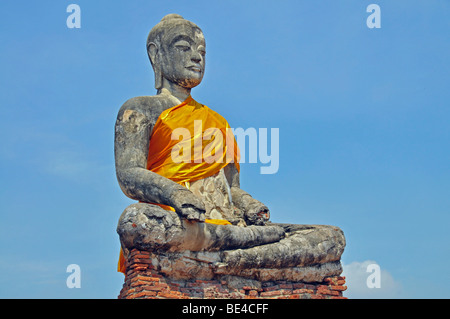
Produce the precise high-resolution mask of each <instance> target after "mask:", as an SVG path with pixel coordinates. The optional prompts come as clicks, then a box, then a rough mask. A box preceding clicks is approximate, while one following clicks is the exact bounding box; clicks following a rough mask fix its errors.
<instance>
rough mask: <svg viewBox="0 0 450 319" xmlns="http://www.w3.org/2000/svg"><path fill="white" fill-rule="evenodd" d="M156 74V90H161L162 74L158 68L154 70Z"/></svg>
mask: <svg viewBox="0 0 450 319" xmlns="http://www.w3.org/2000/svg"><path fill="white" fill-rule="evenodd" d="M153 71H154V72H155V89H157V90H159V89H161V87H162V73H161V70H160V69H159V68H158V67H155V68H153Z"/></svg>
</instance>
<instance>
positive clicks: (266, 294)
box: [260, 290, 281, 297]
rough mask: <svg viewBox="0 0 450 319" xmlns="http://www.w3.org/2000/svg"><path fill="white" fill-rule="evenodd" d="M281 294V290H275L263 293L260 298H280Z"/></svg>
mask: <svg viewBox="0 0 450 319" xmlns="http://www.w3.org/2000/svg"><path fill="white" fill-rule="evenodd" d="M280 295H281V293H280V291H279V290H273V291H263V292H262V293H261V294H260V296H261V297H274V296H280Z"/></svg>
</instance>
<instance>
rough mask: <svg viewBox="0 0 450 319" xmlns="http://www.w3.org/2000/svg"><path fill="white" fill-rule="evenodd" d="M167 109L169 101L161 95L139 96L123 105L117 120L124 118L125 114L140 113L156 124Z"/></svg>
mask: <svg viewBox="0 0 450 319" xmlns="http://www.w3.org/2000/svg"><path fill="white" fill-rule="evenodd" d="M166 108H167V101H166V99H165V98H164V97H163V96H161V95H153V96H137V97H133V98H131V99H129V100H127V101H126V102H125V103H123V105H122V107H121V108H120V110H119V113H118V115H117V119H118V120H120V119H122V118H123V116H124V114H130V113H138V114H139V116H144V117H145V118H147V119H148V120H149V121H150V122H151V123H155V122H156V120H157V119H158V117H159V115H160V114H161V113H162V112H163V111H164V110H165V109H166Z"/></svg>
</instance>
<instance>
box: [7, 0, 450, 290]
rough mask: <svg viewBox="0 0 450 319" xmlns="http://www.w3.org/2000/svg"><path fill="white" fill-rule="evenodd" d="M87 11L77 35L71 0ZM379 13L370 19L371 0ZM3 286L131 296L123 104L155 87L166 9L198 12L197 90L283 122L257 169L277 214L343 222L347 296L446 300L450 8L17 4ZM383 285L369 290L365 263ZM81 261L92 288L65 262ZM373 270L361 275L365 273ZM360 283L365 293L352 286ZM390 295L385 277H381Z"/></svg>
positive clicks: (10, 53) (227, 113)
mask: <svg viewBox="0 0 450 319" xmlns="http://www.w3.org/2000/svg"><path fill="white" fill-rule="evenodd" d="M71 3H76V4H78V5H79V6H80V7H81V28H80V29H68V28H67V26H66V18H67V16H68V15H69V13H67V12H66V7H67V6H68V5H69V4H71ZM371 3H376V4H379V5H380V7H381V28H380V29H369V28H368V27H367V25H366V18H367V17H368V16H369V13H367V12H366V7H367V6H368V5H369V4H371ZM0 11H1V12H3V14H2V19H1V20H0V26H1V29H0V30H1V31H0V35H1V37H0V47H1V49H0V58H1V72H0V101H1V122H2V125H0V134H1V140H2V143H1V144H2V146H1V149H0V167H1V171H0V178H1V182H2V186H1V192H0V254H1V255H0V297H1V298H116V297H117V295H118V293H119V291H120V289H121V286H122V283H123V275H122V274H121V273H117V272H116V264H117V258H118V253H119V238H118V236H117V234H116V231H115V229H116V224H117V221H118V218H119V216H120V214H121V212H122V211H123V209H124V208H125V207H126V206H128V205H129V204H131V203H133V201H132V200H130V199H128V198H126V197H125V195H123V193H122V192H121V190H120V189H119V186H118V184H117V181H116V178H115V170H114V156H113V147H114V145H113V134H114V123H115V118H116V115H117V111H118V110H119V108H120V106H121V105H122V103H124V102H125V101H126V100H127V99H129V98H131V97H134V96H140V95H153V94H155V90H154V88H153V83H154V82H153V72H152V70H151V67H150V63H149V62H148V58H147V55H146V51H145V41H146V37H147V34H148V32H149V30H150V29H151V28H152V26H154V25H155V24H156V23H157V22H159V21H160V19H161V18H162V17H163V16H164V15H166V14H168V13H178V14H181V15H182V16H184V17H185V18H186V19H189V20H191V21H193V22H195V23H197V24H198V25H199V26H200V27H201V28H202V29H203V31H204V34H205V37H206V43H207V62H206V75H205V77H204V80H203V83H202V84H201V85H200V86H199V87H198V88H196V89H194V90H193V92H192V95H193V97H194V98H195V99H196V100H197V101H199V102H201V103H203V104H206V105H208V106H209V107H211V108H212V109H214V110H216V111H217V112H219V113H220V114H222V115H223V116H224V117H225V118H227V119H228V121H229V123H230V125H231V126H232V127H242V128H249V127H254V128H279V130H280V157H279V171H278V173H276V174H273V175H261V174H260V173H259V168H260V166H261V163H256V164H243V165H242V173H241V182H242V185H241V186H242V188H244V189H245V190H247V191H248V192H250V193H251V194H253V196H254V197H256V198H258V199H260V200H261V201H263V202H265V203H266V204H267V205H268V206H269V207H270V209H271V214H272V220H273V221H276V222H290V223H297V224H329V225H336V226H339V227H341V228H342V229H343V230H344V233H345V235H346V238H347V248H346V251H345V252H344V255H343V258H342V262H343V264H344V267H345V269H346V275H347V276H348V278H349V279H351V284H350V282H349V283H348V285H349V290H348V292H347V295H348V296H349V297H380V296H387V297H401V298H428V297H434V298H442V297H443V298H449V297H450V288H449V283H450V275H449V271H448V264H449V262H450V257H449V256H450V248H449V242H450V235H449V224H450V217H449V216H450V215H449V212H450V147H449V146H450V104H449V101H450V96H449V95H450V93H449V92H450V90H449V89H448V83H449V62H448V61H449V60H448V59H449V53H450V42H449V34H450V24H449V19H448V14H449V12H450V3H449V2H448V1H445V0H441V1H438V0H430V1H425V0H423V1H411V0H408V1H406V0H398V1H382V0H371V1H362V0H352V1H350V0H348V1H331V0H328V1H320V3H319V2H317V1H297V0H295V1H294V0H293V1H282V2H277V1H234V0H232V1H184V0H177V1H175V0H174V1H164V2H162V1H144V0H142V1H140V0H139V1H120V2H119V1H104V0H102V1H100V0H98V1H86V0H84V1H81V0H79V1H75V0H74V1H33V2H25V1H2V2H1V3H0ZM373 262H374V263H377V264H378V265H379V266H380V268H381V270H382V275H383V277H382V287H381V288H380V289H379V290H377V291H375V290H373V289H372V290H371V291H368V289H367V287H365V278H366V277H367V275H368V274H367V273H366V274H365V268H364V267H366V264H368V263H373ZM69 264H78V265H79V266H80V267H81V273H82V276H81V288H80V289H77V288H74V289H69V288H67V287H66V278H67V276H68V273H66V267H67V266H68V265H69ZM358 278H359V279H358ZM350 286H351V287H350ZM375 289H376V288H375Z"/></svg>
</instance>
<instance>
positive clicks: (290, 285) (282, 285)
mask: <svg viewBox="0 0 450 319" xmlns="http://www.w3.org/2000/svg"><path fill="white" fill-rule="evenodd" d="M280 288H282V289H292V288H293V286H292V284H280Z"/></svg>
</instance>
